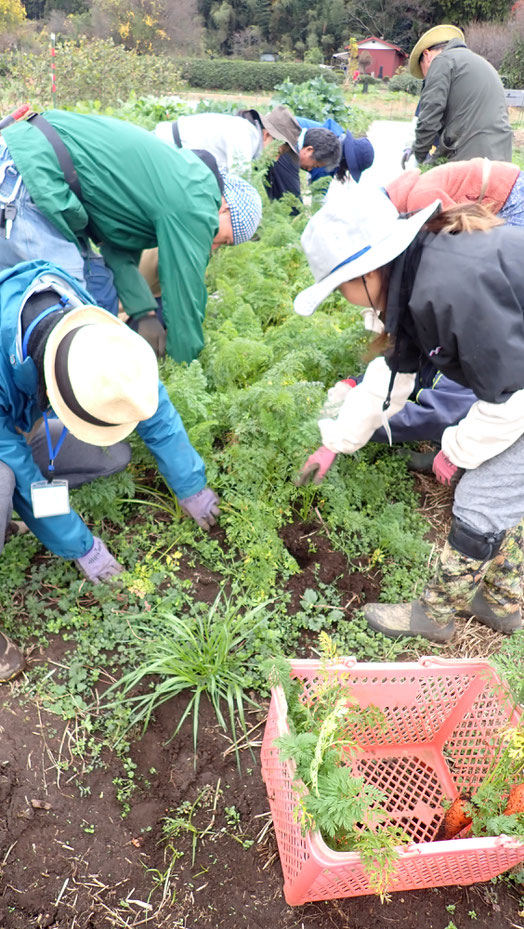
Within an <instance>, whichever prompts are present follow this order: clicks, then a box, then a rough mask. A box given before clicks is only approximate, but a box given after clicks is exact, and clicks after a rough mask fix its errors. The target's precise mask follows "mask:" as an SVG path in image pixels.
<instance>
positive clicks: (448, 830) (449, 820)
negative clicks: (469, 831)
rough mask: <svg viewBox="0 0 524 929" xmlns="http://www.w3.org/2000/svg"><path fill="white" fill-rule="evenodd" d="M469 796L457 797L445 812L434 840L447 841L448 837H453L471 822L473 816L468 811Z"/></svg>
mask: <svg viewBox="0 0 524 929" xmlns="http://www.w3.org/2000/svg"><path fill="white" fill-rule="evenodd" d="M468 802H469V797H466V796H464V797H457V798H456V800H454V801H453V803H452V804H451V806H450V808H449V810H446V812H445V813H444V818H443V820H442V822H441V824H440V826H439V829H438V832H437V834H436V836H435V838H434V840H433V841H434V842H445V841H446V840H447V839H453V838H454V837H455V836H456V835H458V834H459V832H461V831H462V829H464V828H465V827H466V826H469V825H470V823H471V816H470V815H469V813H467V812H466V804H467V803H468Z"/></svg>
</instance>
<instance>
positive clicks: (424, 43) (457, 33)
mask: <svg viewBox="0 0 524 929" xmlns="http://www.w3.org/2000/svg"><path fill="white" fill-rule="evenodd" d="M452 39H462V41H464V33H463V32H462V29H459V27H458V26H451V25H450V24H448V23H445V24H443V25H441V26H433V28H432V29H428V31H427V32H425V33H424V35H421V37H420V39H419V40H418V42H417V44H416V45H415V47H414V48H413V51H412V52H411V55H410V56H409V73H410V74H412V75H413V77H418V78H419V80H421V81H423V80H424V75H423V74H422V70H421V68H420V64H419V58H420V56H421V55H422V52H425V51H426V49H427V48H431V46H432V45H439V44H440V42H451V40H452Z"/></svg>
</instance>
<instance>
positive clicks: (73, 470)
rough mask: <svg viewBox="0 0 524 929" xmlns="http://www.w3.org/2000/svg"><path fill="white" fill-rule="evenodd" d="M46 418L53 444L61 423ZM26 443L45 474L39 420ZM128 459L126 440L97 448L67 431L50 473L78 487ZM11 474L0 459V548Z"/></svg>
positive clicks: (12, 484)
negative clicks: (37, 425) (52, 470)
mask: <svg viewBox="0 0 524 929" xmlns="http://www.w3.org/2000/svg"><path fill="white" fill-rule="evenodd" d="M48 422H49V432H50V435H51V442H52V443H53V446H56V443H57V442H58V439H59V438H60V435H61V433H62V428H63V427H62V423H61V422H59V421H58V420H57V419H54V420H53V419H51V420H49V421H48ZM28 444H29V446H30V448H31V451H32V453H33V458H34V460H35V463H36V465H37V466H38V467H39V468H40V470H41V472H42V474H43V475H46V474H47V467H48V465H49V453H48V450H47V438H46V433H45V428H44V424H43V423H42V424H41V425H40V426H39V427H38V428H37V429H36V430H35V432H34V434H33V435H32V436H31V437H30V439H29V443H28ZM130 460H131V449H130V447H129V445H128V444H127V442H118V443H117V444H116V445H111V446H109V447H108V448H98V446H96V445H88V444H87V442H80V440H79V439H75V438H74V436H72V435H71V434H70V433H68V434H67V436H66V437H65V439H64V443H63V445H62V447H61V449H60V451H59V453H58V455H57V458H56V461H55V470H54V474H53V476H54V477H56V478H57V479H60V480H67V481H69V486H70V487H80V486H81V485H82V484H88V483H89V481H94V480H95V478H97V477H107V476H108V475H109V474H117V473H118V471H123V470H124V468H126V467H127V465H128V464H129V462H130ZM15 482H16V479H15V475H14V472H13V471H12V469H11V468H10V467H9V465H6V464H5V462H3V461H0V552H1V551H2V549H3V547H4V542H5V533H6V529H7V527H8V525H9V521H10V519H11V516H12V513H13V493H14V489H15Z"/></svg>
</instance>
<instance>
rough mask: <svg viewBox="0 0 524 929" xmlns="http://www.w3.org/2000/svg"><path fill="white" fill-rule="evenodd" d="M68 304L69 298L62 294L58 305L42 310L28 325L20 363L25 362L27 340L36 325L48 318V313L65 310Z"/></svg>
mask: <svg viewBox="0 0 524 929" xmlns="http://www.w3.org/2000/svg"><path fill="white" fill-rule="evenodd" d="M68 303H69V297H66V295H65V294H64V295H63V296H62V297H60V300H59V301H58V303H55V304H54V305H53V306H50V307H48V309H47V310H42V312H41V313H39V314H38V316H37V317H36V318H35V319H34V320H33V322H32V323H30V325H29V326H28V327H27V329H26V332H25V335H24V340H23V342H22V361H25V360H26V358H27V347H28V345H29V339H30V338H31V335H32V334H33V330H34V329H36V327H37V325H38V323H39V322H40V321H41V320H42V319H45V317H46V316H49V314H50V313H56V311H57V310H63V309H65V307H66V306H67V304H68Z"/></svg>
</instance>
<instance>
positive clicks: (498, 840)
mask: <svg viewBox="0 0 524 929" xmlns="http://www.w3.org/2000/svg"><path fill="white" fill-rule="evenodd" d="M493 844H494V845H496V846H497V847H498V848H506V849H514V848H522V842H521V841H520V840H519V839H516V838H515V837H514V836H512V835H504V833H502V835H497V836H495V838H494V841H493Z"/></svg>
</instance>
